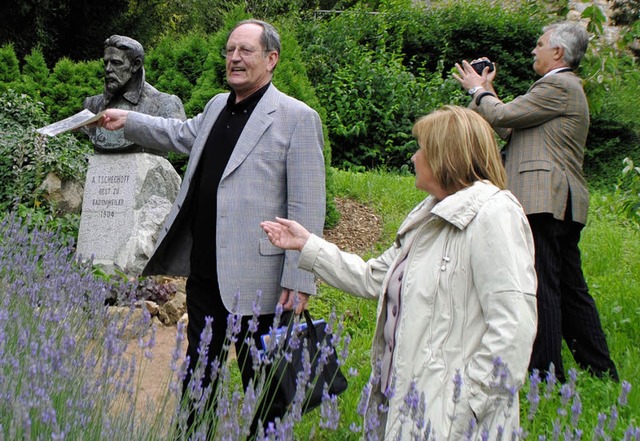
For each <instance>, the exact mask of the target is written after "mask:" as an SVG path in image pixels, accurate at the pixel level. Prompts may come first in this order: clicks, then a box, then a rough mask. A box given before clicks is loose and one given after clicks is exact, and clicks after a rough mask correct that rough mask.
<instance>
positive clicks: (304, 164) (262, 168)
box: [124, 85, 326, 315]
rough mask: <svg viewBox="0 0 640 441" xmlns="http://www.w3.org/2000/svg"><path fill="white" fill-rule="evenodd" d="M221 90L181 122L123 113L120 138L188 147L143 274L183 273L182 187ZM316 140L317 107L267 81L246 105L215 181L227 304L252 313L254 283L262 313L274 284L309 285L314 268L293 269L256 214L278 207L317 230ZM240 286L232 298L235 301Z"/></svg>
mask: <svg viewBox="0 0 640 441" xmlns="http://www.w3.org/2000/svg"><path fill="white" fill-rule="evenodd" d="M228 96H229V94H228V93H223V94H219V95H216V96H215V97H213V98H212V99H211V100H210V101H209V102H208V103H207V105H206V106H205V108H204V111H203V112H202V113H201V114H199V115H197V116H195V117H194V118H191V119H188V120H187V121H184V122H183V121H180V120H178V119H165V118H157V117H152V116H148V115H144V114H140V113H133V112H132V113H130V114H129V116H128V117H127V122H126V125H125V128H124V130H125V132H124V134H125V137H126V138H127V139H130V140H131V141H134V142H136V143H137V144H140V145H143V146H146V147H150V148H155V149H159V150H164V151H175V152H180V153H186V154H189V162H188V165H187V170H186V172H185V175H184V178H183V183H182V187H181V188H180V192H179V194H178V197H177V198H176V201H175V203H174V205H173V207H172V209H171V212H170V213H169V215H168V217H167V220H166V222H165V225H164V228H163V230H162V232H161V234H160V237H159V238H158V241H157V243H156V248H155V251H154V254H153V256H152V257H151V259H150V260H149V262H148V264H147V266H146V267H145V269H144V270H143V274H145V275H146V274H165V275H182V276H188V275H189V271H190V261H189V258H190V252H191V244H192V240H193V239H192V236H191V228H190V226H191V220H190V219H189V218H188V217H189V211H190V210H189V209H188V205H189V198H188V196H189V195H190V193H189V188H190V186H191V180H192V178H193V176H194V173H195V171H196V168H197V166H198V163H199V161H200V158H201V156H202V151H203V148H204V146H205V143H206V141H207V137H208V136H209V133H210V132H211V128H212V127H213V124H214V123H215V121H216V119H217V118H218V115H219V114H220V112H221V110H222V109H223V108H224V107H225V105H226V103H227V98H228ZM323 144H324V141H323V135H322V124H321V122H320V117H319V116H318V114H317V113H316V112H315V111H314V110H313V109H311V108H310V107H308V106H307V105H306V104H304V103H302V102H300V101H298V100H296V99H294V98H291V97H289V96H287V95H285V94H283V93H282V92H280V91H278V90H277V89H276V87H275V86H273V85H271V86H270V87H269V88H268V90H267V92H266V93H265V94H264V96H263V97H262V99H261V100H260V102H259V103H258V105H257V106H256V108H255V109H254V111H253V113H252V114H251V117H250V118H249V121H248V122H247V124H246V126H245V129H244V131H243V132H242V134H241V135H240V138H239V139H238V142H237V144H236V147H235V149H234V151H233V153H232V155H231V157H230V159H229V163H228V164H227V166H226V169H225V170H224V173H223V175H222V178H221V180H220V184H219V186H218V192H217V198H218V201H217V203H218V212H217V223H218V224H217V236H216V243H217V245H216V257H217V266H218V267H217V271H218V280H219V284H220V292H221V295H222V300H223V302H224V304H225V306H226V307H227V309H228V310H229V311H233V312H238V313H240V314H242V315H251V314H252V313H253V311H252V305H253V303H254V302H255V300H256V293H257V292H258V291H261V292H262V296H261V302H260V307H261V313H263V314H266V313H272V312H274V311H275V306H276V304H277V301H278V298H279V296H280V293H281V291H282V288H289V289H294V290H299V291H302V292H306V293H309V294H315V292H316V289H315V280H314V277H313V275H312V274H311V273H309V272H306V271H303V270H299V269H298V258H299V253H298V252H297V251H287V252H286V253H285V252H284V251H282V250H281V249H279V248H277V247H275V246H273V245H272V244H271V243H270V242H269V240H268V239H267V237H266V235H265V234H264V232H263V231H262V229H261V228H260V222H261V221H263V220H273V219H274V218H275V217H276V216H279V217H286V218H289V219H294V220H296V221H298V222H299V223H301V224H302V225H304V226H305V227H307V229H308V230H309V231H312V232H314V233H315V234H320V235H321V234H322V229H323V226H324V215H325V202H326V200H325V168H324V158H323V154H322V148H323ZM196 240H197V238H196ZM211 270H212V271H215V270H216V269H215V268H212V269H211ZM238 294H239V296H238V300H239V303H238V304H237V306H235V307H234V300H235V297H236V295H238Z"/></svg>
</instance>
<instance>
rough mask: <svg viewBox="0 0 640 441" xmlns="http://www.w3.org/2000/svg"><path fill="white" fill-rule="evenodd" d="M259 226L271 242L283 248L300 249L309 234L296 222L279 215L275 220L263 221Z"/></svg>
mask: <svg viewBox="0 0 640 441" xmlns="http://www.w3.org/2000/svg"><path fill="white" fill-rule="evenodd" d="M260 226H261V227H262V229H263V230H264V232H265V233H267V237H268V238H269V240H270V241H271V243H272V244H274V245H275V246H277V247H279V248H283V249H285V250H298V251H302V249H303V248H304V246H305V244H306V243H307V240H308V239H309V236H311V233H309V232H308V231H307V230H306V229H305V228H304V227H303V226H302V225H300V224H299V223H298V222H296V221H292V220H289V219H283V218H281V217H276V222H273V221H264V222H262V223H260Z"/></svg>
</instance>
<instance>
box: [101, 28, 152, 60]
mask: <svg viewBox="0 0 640 441" xmlns="http://www.w3.org/2000/svg"><path fill="white" fill-rule="evenodd" d="M108 47H114V48H116V49H120V50H121V51H123V52H124V53H126V54H127V57H129V59H130V60H131V61H133V60H136V59H140V61H142V62H143V63H144V48H143V47H142V45H141V44H140V43H139V42H138V41H137V40H134V39H133V38H130V37H125V36H123V35H112V36H111V37H109V38H107V39H106V40H105V41H104V48H105V49H106V48H108Z"/></svg>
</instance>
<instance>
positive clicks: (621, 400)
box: [618, 380, 631, 407]
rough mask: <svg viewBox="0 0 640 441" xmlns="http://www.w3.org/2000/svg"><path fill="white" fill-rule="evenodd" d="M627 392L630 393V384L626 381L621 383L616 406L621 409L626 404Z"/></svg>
mask: <svg viewBox="0 0 640 441" xmlns="http://www.w3.org/2000/svg"><path fill="white" fill-rule="evenodd" d="M629 392H631V383H629V382H628V381H626V380H623V381H622V387H621V389H620V396H619V397H618V404H619V405H620V406H622V407H624V406H626V405H627V403H628V398H629Z"/></svg>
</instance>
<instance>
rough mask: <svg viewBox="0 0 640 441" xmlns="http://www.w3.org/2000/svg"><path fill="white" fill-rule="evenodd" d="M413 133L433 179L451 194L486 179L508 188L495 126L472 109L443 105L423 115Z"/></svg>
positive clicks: (500, 186) (497, 185)
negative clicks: (495, 135) (494, 131)
mask: <svg viewBox="0 0 640 441" xmlns="http://www.w3.org/2000/svg"><path fill="white" fill-rule="evenodd" d="M412 133H413V136H415V137H416V139H417V140H418V144H419V145H420V151H421V153H423V154H424V155H425V157H426V159H427V163H428V164H429V167H431V171H432V173H433V176H434V178H435V179H436V181H437V182H438V184H439V185H440V186H441V187H442V189H443V190H444V191H446V192H447V193H448V194H453V193H455V192H457V191H459V190H462V189H463V188H466V187H469V186H470V185H472V184H473V183H474V182H475V181H479V180H483V179H486V180H488V181H490V182H491V183H492V184H493V185H495V186H496V187H498V188H500V189H504V188H506V181H507V177H506V173H505V171H504V166H503V165H502V160H501V158H500V152H499V151H498V144H497V143H496V139H495V137H494V134H493V129H492V128H491V126H490V125H489V123H488V122H486V121H485V120H484V119H483V118H482V117H481V116H480V115H478V114H477V113H476V112H474V111H473V110H469V109H467V108H464V107H459V106H443V107H441V108H440V109H437V110H435V111H433V112H432V113H430V114H428V115H425V116H423V117H422V118H420V119H419V120H418V121H417V122H416V123H415V125H414V126H413V130H412Z"/></svg>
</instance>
